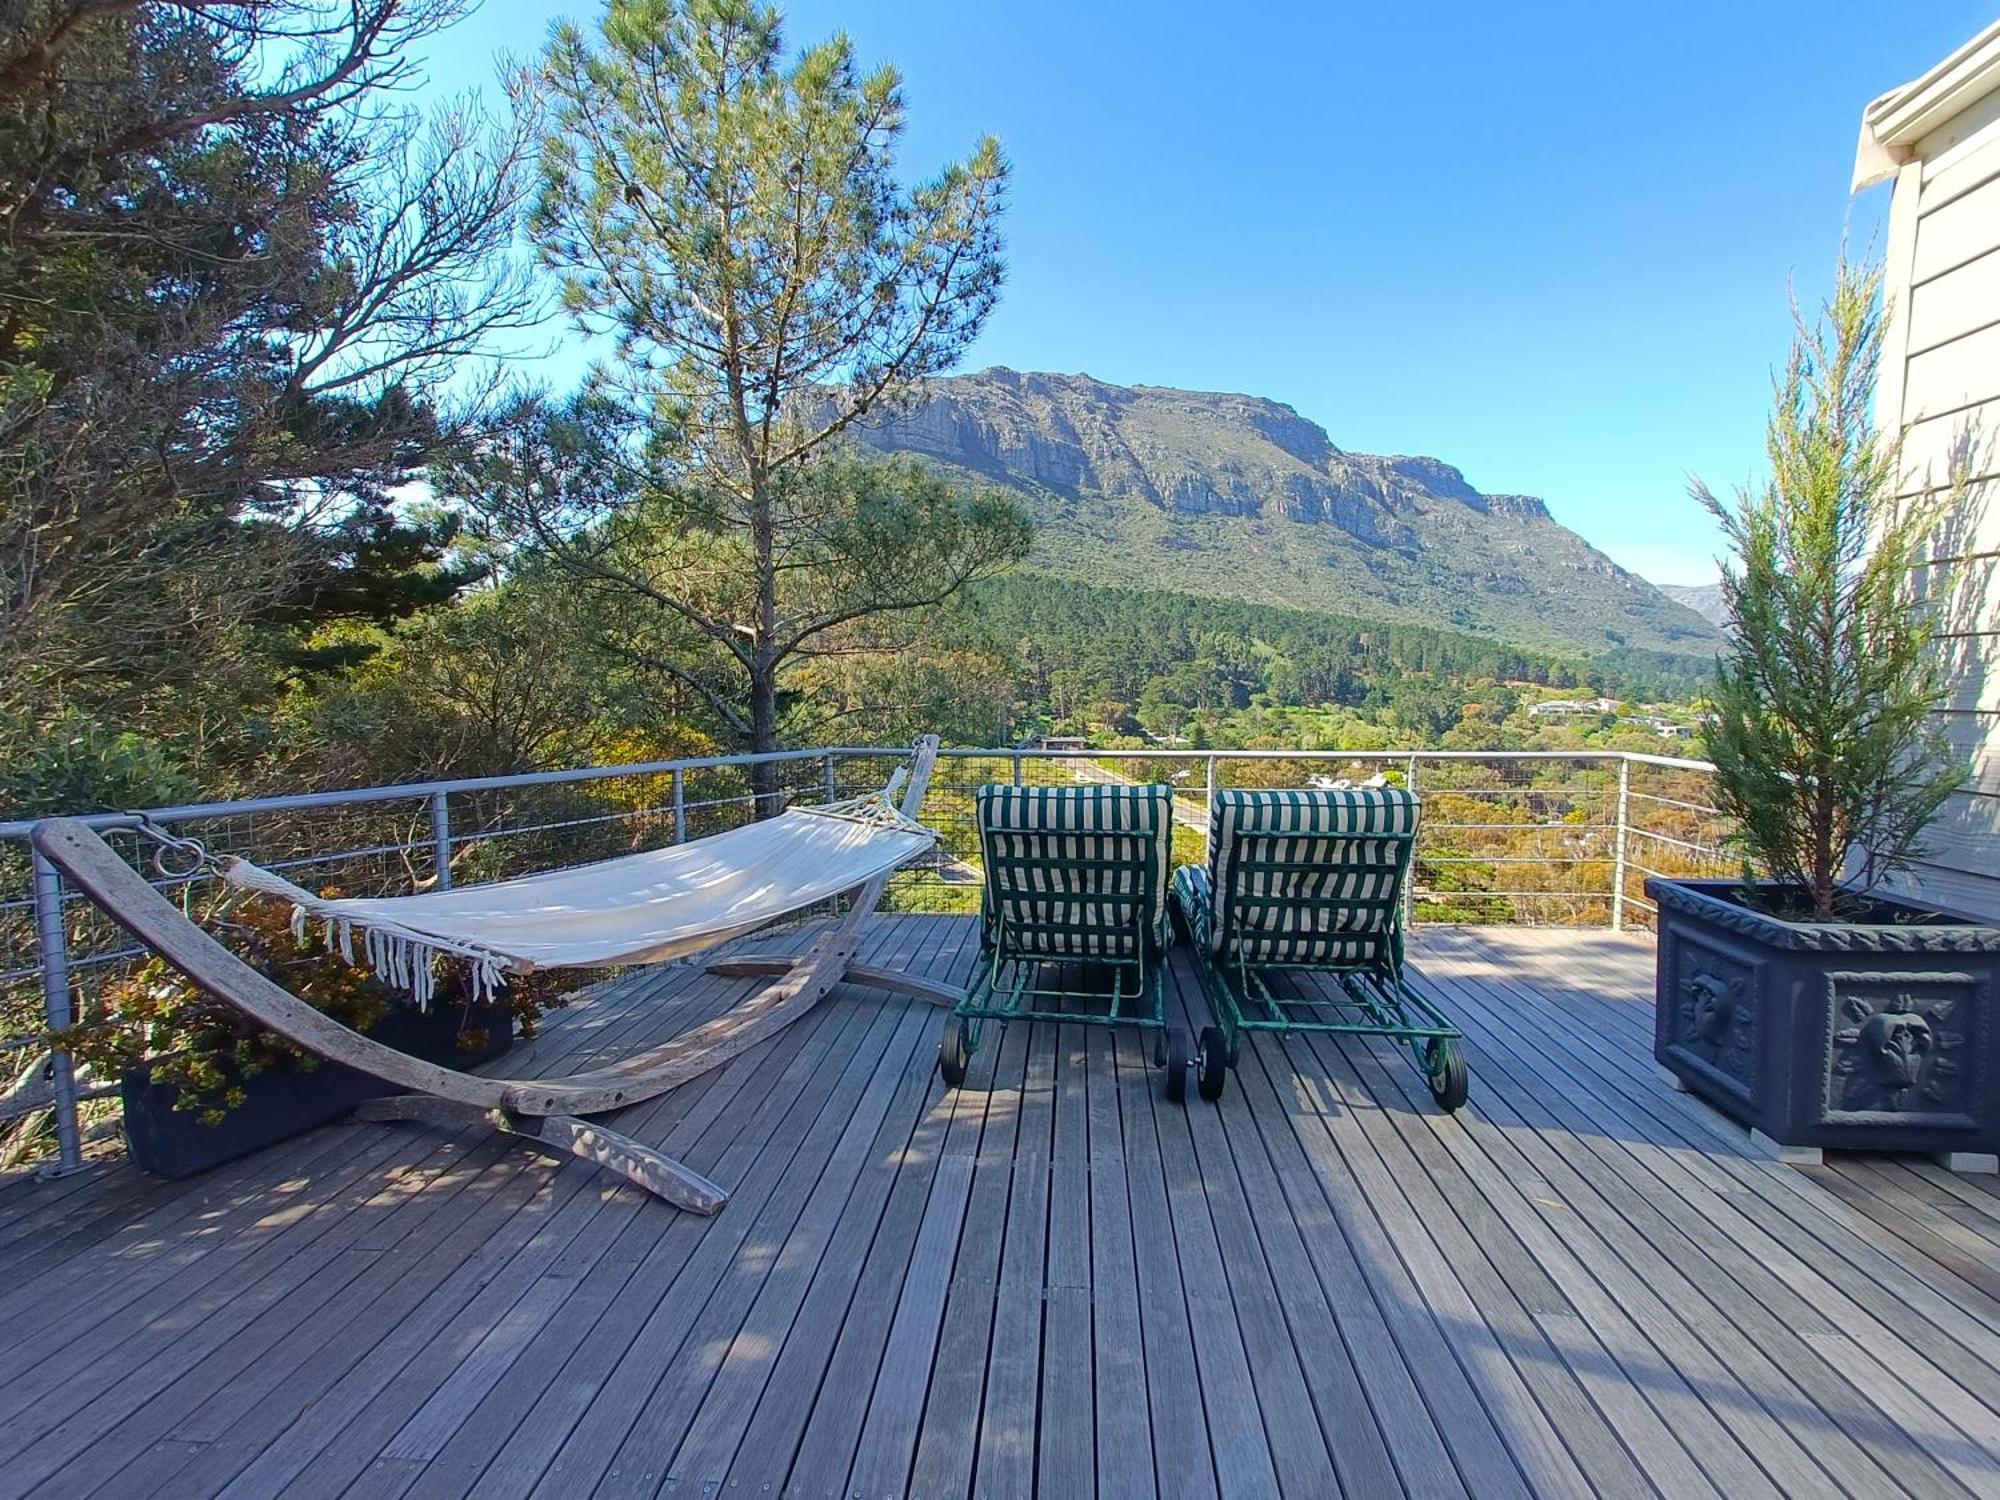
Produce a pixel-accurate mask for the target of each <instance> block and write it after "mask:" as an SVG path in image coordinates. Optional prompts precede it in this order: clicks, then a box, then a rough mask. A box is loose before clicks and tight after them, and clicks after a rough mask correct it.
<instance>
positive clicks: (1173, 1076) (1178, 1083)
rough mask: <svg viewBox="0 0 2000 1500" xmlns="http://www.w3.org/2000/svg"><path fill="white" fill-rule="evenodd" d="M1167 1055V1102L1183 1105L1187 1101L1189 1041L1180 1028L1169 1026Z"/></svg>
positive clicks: (1166, 1041) (1166, 1040)
mask: <svg viewBox="0 0 2000 1500" xmlns="http://www.w3.org/2000/svg"><path fill="white" fill-rule="evenodd" d="M1165 1043H1166V1054H1167V1101H1168V1102H1169V1103H1170V1104H1183V1103H1185V1102H1186V1101H1187V1073H1188V1041H1187V1033H1186V1032H1185V1031H1182V1030H1181V1029H1180V1027H1178V1026H1169V1027H1168V1028H1167V1032H1166V1038H1165Z"/></svg>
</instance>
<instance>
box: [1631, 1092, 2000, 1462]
mask: <svg viewBox="0 0 2000 1500" xmlns="http://www.w3.org/2000/svg"><path fill="white" fill-rule="evenodd" d="M1623 1061H1624V1060H1623V1059H1618V1062H1620V1063H1622V1062H1623ZM1593 1065H1594V1063H1593ZM1603 1076H1605V1077H1607V1078H1615V1079H1616V1080H1617V1083H1616V1086H1615V1095H1616V1097H1617V1099H1618V1100H1619V1101H1620V1102H1619V1104H1618V1106H1617V1107H1619V1108H1621V1109H1629V1110H1630V1111H1631V1113H1630V1116H1629V1118H1631V1119H1632V1120H1633V1121H1634V1122H1635V1124H1637V1125H1638V1126H1639V1128H1638V1129H1637V1130H1635V1131H1634V1132H1633V1135H1634V1143H1633V1144H1632V1147H1631V1149H1632V1150H1633V1151H1634V1152H1635V1153H1636V1154H1638V1155H1639V1156H1641V1158H1642V1159H1643V1160H1646V1161H1647V1162H1648V1163H1650V1164H1652V1165H1653V1166H1654V1167H1655V1170H1656V1171H1658V1172H1660V1173H1661V1175H1662V1176H1663V1177H1665V1178H1666V1179H1667V1180H1669V1181H1672V1182H1675V1183H1676V1184H1677V1185H1682V1186H1681V1191H1682V1195H1683V1196H1684V1197H1686V1198H1688V1201H1690V1202H1692V1203H1694V1204H1695V1205H1696V1206H1697V1207H1698V1208H1699V1207H1700V1206H1702V1204H1703V1203H1704V1202H1705V1201H1706V1200H1704V1199H1703V1198H1702V1196H1701V1195H1702V1193H1703V1192H1710V1193H1719V1194H1720V1197H1719V1199H1718V1200H1717V1203H1718V1207H1719V1209H1720V1214H1721V1217H1722V1219H1723V1220H1724V1221H1725V1222H1727V1221H1729V1220H1730V1218H1731V1216H1732V1215H1733V1216H1735V1217H1736V1219H1737V1222H1738V1224H1740V1226H1741V1229H1740V1232H1741V1233H1747V1234H1749V1235H1750V1236H1751V1237H1752V1238H1753V1240H1755V1241H1758V1242H1762V1241H1764V1240H1765V1239H1766V1237H1767V1235H1768V1238H1769V1240H1771V1241H1775V1242H1776V1243H1777V1244H1779V1245H1782V1246H1783V1247H1784V1248H1785V1249H1786V1250H1788V1251H1790V1252H1791V1253H1790V1254H1789V1255H1784V1254H1779V1255H1776V1256H1775V1258H1770V1257H1767V1258H1766V1262H1767V1263H1768V1264H1770V1265H1771V1266H1772V1267H1773V1268H1774V1269H1776V1270H1779V1271H1784V1272H1788V1273H1790V1274H1789V1275H1788V1276H1787V1284H1788V1285H1790V1284H1792V1283H1797V1284H1798V1285H1799V1287H1800V1292H1799V1295H1800V1297H1801V1299H1802V1300H1808V1301H1810V1303H1811V1304H1812V1305H1813V1306H1814V1307H1816V1308H1820V1309H1823V1310H1824V1311H1825V1313H1826V1315H1827V1316H1835V1315H1838V1316H1840V1317H1843V1318H1852V1319H1854V1320H1856V1321H1855V1322H1854V1325H1853V1327H1854V1332H1855V1334H1856V1335H1857V1336H1858V1337H1859V1339H1860V1340H1861V1342H1862V1343H1863V1344H1864V1346H1865V1347H1867V1348H1868V1349H1869V1350H1870V1351H1871V1353H1872V1354H1873V1355H1875V1357H1876V1358H1878V1359H1880V1360H1882V1361H1883V1362H1885V1364H1886V1365H1887V1366H1888V1368H1890V1369H1891V1370H1893V1371H1894V1372H1895V1377H1894V1378H1897V1379H1900V1380H1902V1381H1904V1382H1906V1383H1914V1384H1915V1385H1917V1386H1918V1387H1920V1388H1923V1389H1928V1390H1931V1391H1932V1392H1934V1393H1936V1394H1938V1395H1940V1396H1941V1397H1942V1398H1943V1399H1944V1400H1945V1401H1946V1403H1947V1404H1948V1405H1949V1406H1951V1407H1954V1408H1957V1409H1960V1410H1966V1409H1965V1408H1961V1407H1959V1405H1958V1398H1959V1396H1960V1395H1961V1394H1963V1393H1965V1392H1970V1393H1972V1394H1973V1395H1975V1396H1976V1397H1977V1399H1978V1400H1979V1401H1980V1402H1981V1403H1982V1404H1983V1406H1984V1408H1985V1412H1986V1414H1990V1413H1992V1412H1993V1411H1995V1410H2000V1384H1996V1371H1995V1368H1994V1364H1993V1360H1994V1359H1995V1358H1996V1357H2000V1338H1997V1337H1996V1330H1995V1329H1994V1328H1993V1327H1992V1325H1991V1324H1990V1322H1989V1321H1988V1320H1987V1319H1985V1318H1984V1317H1982V1316H1980V1315H1979V1314H1978V1312H1977V1311H1976V1310H1972V1311H1968V1309H1966V1308H1964V1307H1962V1306H1959V1305H1958V1304H1955V1303H1953V1302H1952V1301H1951V1299H1950V1298H1949V1297H1947V1296H1945V1295H1944V1294H1943V1292H1942V1291H1941V1290H1940V1286H1939V1284H1937V1283H1936V1282H1934V1281H1932V1280H1929V1279H1926V1277H1925V1276H1924V1275H1923V1274H1921V1273H1920V1272H1921V1267H1920V1265H1919V1264H1918V1261H1919V1257H1916V1256H1914V1255H1912V1254H1909V1253H1904V1254H1902V1255H1892V1254H1889V1253H1886V1252H1885V1250H1884V1248H1883V1246H1882V1245H1881V1244H1880V1243H1878V1240H1877V1236H1878V1234H1879V1230H1878V1228H1877V1226H1876V1225H1874V1223H1873V1222H1872V1221H1870V1220H1868V1219H1867V1218H1866V1217H1865V1216H1863V1215H1859V1214H1856V1213H1854V1212H1853V1211H1852V1210H1850V1209H1849V1208H1848V1207H1847V1206H1846V1205H1845V1204H1843V1203H1842V1202H1841V1201H1840V1199H1839V1198H1838V1197H1836V1196H1835V1195H1833V1194H1831V1193H1829V1192H1827V1191H1826V1190H1825V1189H1824V1188H1823V1187H1821V1186H1820V1185H1819V1184H1817V1183H1816V1182H1814V1181H1813V1180H1812V1179H1811V1178H1810V1177H1809V1176H1808V1175H1807V1174H1805V1173H1801V1172H1798V1171H1794V1170H1784V1171H1780V1170H1777V1169H1775V1168H1774V1167H1772V1166H1771V1165H1770V1164H1768V1163H1764V1162H1759V1161H1755V1160H1753V1159H1751V1158H1749V1157H1748V1156H1747V1154H1741V1153H1705V1154H1704V1155H1702V1156H1699V1157H1687V1156H1685V1155H1682V1154H1674V1155H1666V1154H1662V1153H1660V1152H1658V1150H1657V1149H1656V1148H1657V1145H1658V1144H1661V1143H1666V1144H1672V1143H1673V1142H1674V1140H1675V1136H1674V1134H1673V1128H1674V1126H1675V1125H1676V1124H1678V1123H1680V1122H1681V1121H1682V1120H1684V1119H1687V1117H1688V1116H1690V1115H1691V1116H1693V1117H1694V1118H1693V1119H1692V1120H1689V1121H1688V1123H1689V1124H1690V1125H1691V1126H1693V1127H1694V1128H1696V1129H1699V1130H1706V1129H1708V1128H1709V1127H1710V1126H1711V1125H1712V1123H1713V1117H1712V1116H1711V1112H1710V1111H1708V1110H1707V1109H1706V1107H1705V1106H1703V1105H1701V1104H1699V1103H1698V1102H1696V1101H1693V1100H1690V1099H1686V1098H1683V1097H1682V1096H1679V1095H1675V1094H1672V1093H1671V1092H1670V1091H1668V1090H1666V1089H1664V1088H1662V1087H1660V1086H1659V1085H1658V1084H1657V1081H1656V1080H1648V1079H1647V1078H1646V1076H1645V1075H1644V1074H1643V1072H1636V1071H1633V1070H1630V1069H1627V1068H1624V1067H1622V1066H1614V1067H1612V1068H1610V1069H1608V1070H1607V1071H1606V1073H1605V1074H1604V1075H1603ZM1663 1095H1664V1096H1666V1097H1665V1098H1664V1099H1663V1098H1662V1097H1661V1096H1663ZM1688 1185H1691V1186H1688ZM1737 1188H1744V1189H1747V1190H1748V1192H1749V1194H1750V1195H1751V1196H1754V1197H1758V1198H1761V1199H1763V1200H1764V1201H1766V1202H1768V1203H1769V1204H1771V1205H1772V1206H1773V1207H1775V1208H1776V1209H1777V1213H1776V1215H1775V1216H1761V1215H1760V1216H1759V1217H1758V1219H1757V1220H1756V1222H1755V1223H1750V1222H1748V1221H1747V1220H1743V1219H1742V1218H1741V1215H1740V1214H1739V1212H1738V1209H1737V1208H1736V1207H1733V1206H1732V1205H1737V1204H1740V1202H1741V1200H1742V1198H1743V1196H1744V1195H1743V1193H1741V1192H1739V1191H1733V1190H1734V1189H1737ZM1828 1252H1831V1254H1829V1253H1828ZM1829 1292H1831V1294H1832V1295H1831V1300H1829V1296H1828V1293H1829ZM1912 1312H1914V1313H1916V1314H1917V1315H1918V1316H1919V1317H1922V1318H1927V1319H1928V1320H1929V1321H1930V1322H1931V1323H1932V1324H1933V1326H1935V1327H1936V1328H1937V1330H1938V1332H1940V1333H1941V1334H1943V1335H1944V1336H1945V1337H1946V1339H1947V1340H1949V1341H1950V1342H1948V1343H1946V1344H1943V1345H1939V1344H1937V1343H1933V1342H1929V1341H1923V1342H1914V1341H1912V1340H1911V1339H1910V1336H1909V1327H1910V1315H1911V1313H1912ZM1937 1365H1942V1366H1943V1367H1944V1369H1943V1372H1942V1373H1943V1374H1944V1376H1946V1377H1948V1378H1945V1379H1940V1378H1939V1373H1940V1372H1938V1371H1937V1370H1935V1369H1934V1368H1933V1367H1934V1366H1937ZM1966 1415H1967V1418H1968V1420H1969V1421H1971V1422H1973V1423H1975V1424H1979V1425H1980V1426H1982V1427H1983V1426H1984V1425H1985V1423H1986V1415H1985V1414H1981V1413H1978V1412H1972V1411H1969V1410H1966Z"/></svg>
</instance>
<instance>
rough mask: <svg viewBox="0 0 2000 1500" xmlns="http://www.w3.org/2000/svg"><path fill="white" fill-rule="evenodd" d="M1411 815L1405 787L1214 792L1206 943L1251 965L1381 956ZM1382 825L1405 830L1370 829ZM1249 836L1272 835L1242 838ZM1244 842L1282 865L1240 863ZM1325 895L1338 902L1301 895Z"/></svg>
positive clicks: (1391, 934)
mask: <svg viewBox="0 0 2000 1500" xmlns="http://www.w3.org/2000/svg"><path fill="white" fill-rule="evenodd" d="M1417 819H1418V802H1417V798H1416V795H1415V794H1414V793H1412V792H1409V791H1406V790H1404V789H1403V788H1401V787H1371V788H1357V789H1355V790H1351V791H1330V792H1320V791H1310V792H1308V791H1301V792H1253V791H1223V792H1217V793H1216V794H1215V800H1214V802H1213V803H1212V804H1211V805H1210V807H1209V820H1208V834H1209V876H1210V881H1211V884H1212V886H1213V891H1214V895H1213V898H1212V899H1213V903H1214V905H1213V910H1212V917H1213V920H1212V921H1211V922H1210V924H1209V938H1208V942H1209V951H1210V952H1211V953H1213V954H1216V955H1218V956H1224V957H1227V958H1230V959H1232V960H1235V961H1239V962H1243V963H1250V964H1257V963H1270V964H1279V963H1285V964H1328V965H1334V966H1340V965H1349V964H1362V963H1369V962H1372V961H1374V960H1376V959H1378V958H1381V957H1385V956H1387V955H1388V953H1389V952H1390V950H1391V949H1392V947H1393V946H1394V944H1395V942H1396V940H1397V939H1396V932H1397V925H1398V911H1397V903H1398V901H1399V899H1400V896H1401V891H1402V883H1403V880H1404V878H1405V876H1406V874H1407V866H1408V862H1409V854H1410V849H1411V844H1410V842H1409V838H1408V836H1412V835H1414V834H1415V833H1416V829H1417ZM1384 834H1389V835H1400V836H1402V837H1395V838H1383V837H1370V835H1384ZM1246 835H1275V836H1276V837H1260V838H1258V839H1257V840H1256V842H1255V844H1254V845H1249V846H1246V843H1245V836H1246ZM1246 847H1251V848H1254V849H1255V851H1256V856H1257V858H1258V859H1259V860H1260V861H1276V862H1278V863H1280V864H1281V865H1282V866H1283V868H1281V869H1276V870H1248V869H1242V868H1240V867H1239V865H1238V861H1239V859H1240V858H1243V857H1246V856H1245V855H1244V854H1243V851H1244V850H1245V848H1246ZM1329 898H1330V899H1334V900H1338V901H1340V902H1342V903H1344V904H1343V906H1342V907H1341V908H1340V909H1337V910H1328V909H1326V908H1324V907H1315V906H1312V905H1309V904H1305V903H1309V902H1312V901H1317V900H1326V899H1329Z"/></svg>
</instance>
